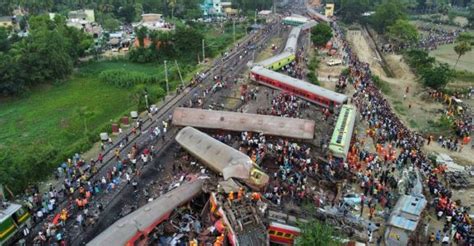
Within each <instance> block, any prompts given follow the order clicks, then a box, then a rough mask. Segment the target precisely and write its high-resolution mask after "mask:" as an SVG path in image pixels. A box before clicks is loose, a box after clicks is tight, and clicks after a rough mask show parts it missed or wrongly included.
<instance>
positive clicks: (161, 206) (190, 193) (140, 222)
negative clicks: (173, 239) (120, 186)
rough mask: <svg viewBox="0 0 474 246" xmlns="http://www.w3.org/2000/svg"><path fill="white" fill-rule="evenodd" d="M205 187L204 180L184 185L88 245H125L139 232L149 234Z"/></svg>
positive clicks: (133, 214)
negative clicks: (167, 216)
mask: <svg viewBox="0 0 474 246" xmlns="http://www.w3.org/2000/svg"><path fill="white" fill-rule="evenodd" d="M203 185H204V179H195V180H193V181H190V182H188V183H185V184H182V185H181V186H179V187H178V188H176V189H174V190H172V191H170V192H168V193H166V194H164V195H162V196H160V197H158V198H157V199H156V200H154V201H152V202H150V203H148V204H146V205H145V206H142V207H140V208H139V209H137V210H135V211H134V212H132V213H130V214H129V215H127V216H125V217H123V218H121V219H119V220H117V221H116V222H115V223H114V224H112V225H111V226H109V227H108V228H107V229H106V230H105V231H103V232H102V233H100V234H99V235H98V236H97V237H95V238H94V239H93V240H92V241H90V242H89V243H87V245H90V246H92V245H94V246H95V245H97V246H102V245H125V244H126V243H127V242H128V241H129V240H130V239H132V238H133V237H134V236H135V235H136V234H137V233H138V230H140V231H141V232H146V233H148V232H149V231H146V230H149V229H150V227H151V226H153V227H154V226H156V225H154V223H157V221H158V220H159V219H160V218H162V217H163V216H165V215H167V213H170V212H172V211H173V210H174V209H175V208H176V207H178V206H180V205H182V204H184V203H186V202H187V201H189V200H191V199H192V198H193V197H195V196H196V195H198V194H199V193H201V191H202V187H203Z"/></svg>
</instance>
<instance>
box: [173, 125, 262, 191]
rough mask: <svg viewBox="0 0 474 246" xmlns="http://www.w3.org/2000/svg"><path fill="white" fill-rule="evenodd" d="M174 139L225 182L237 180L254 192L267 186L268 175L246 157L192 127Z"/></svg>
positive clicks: (180, 132) (186, 128)
mask: <svg viewBox="0 0 474 246" xmlns="http://www.w3.org/2000/svg"><path fill="white" fill-rule="evenodd" d="M175 139H176V142H178V144H179V145H181V147H183V148H184V149H185V150H186V151H188V152H189V153H190V154H191V155H192V156H194V157H195V158H197V159H198V160H199V161H200V162H202V163H203V164H204V165H206V166H207V167H208V168H210V169H211V170H212V171H214V172H216V173H218V174H220V175H222V176H223V177H224V179H225V180H229V179H231V178H235V179H238V180H240V181H242V182H244V183H245V184H247V185H248V186H249V187H251V188H252V189H254V190H262V189H264V188H265V187H266V186H267V184H268V182H269V177H268V175H267V174H266V173H265V172H263V171H262V169H260V167H259V166H258V165H257V164H256V163H254V162H253V161H252V159H251V158H250V157H249V156H247V155H246V154H244V153H242V152H240V151H238V150H236V149H234V148H232V147H230V146H228V145H226V144H224V143H222V142H220V141H218V140H216V139H214V138H212V137H211V136H209V135H207V134H206V133H203V132H201V131H199V130H197V129H195V128H193V127H189V126H188V127H185V128H183V129H181V130H180V131H179V132H178V134H177V135H176V138H175Z"/></svg>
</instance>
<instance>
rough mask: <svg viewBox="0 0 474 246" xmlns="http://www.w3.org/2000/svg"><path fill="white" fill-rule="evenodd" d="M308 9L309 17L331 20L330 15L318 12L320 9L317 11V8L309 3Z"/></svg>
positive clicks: (325, 20)
mask: <svg viewBox="0 0 474 246" xmlns="http://www.w3.org/2000/svg"><path fill="white" fill-rule="evenodd" d="M306 11H307V14H308V15H309V17H311V18H313V19H315V20H318V21H324V22H330V21H331V20H330V19H329V18H328V17H326V16H325V15H323V14H320V13H318V11H316V10H315V9H313V8H312V7H311V6H309V5H306Z"/></svg>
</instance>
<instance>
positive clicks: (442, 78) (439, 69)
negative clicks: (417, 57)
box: [421, 63, 454, 89]
mask: <svg viewBox="0 0 474 246" xmlns="http://www.w3.org/2000/svg"><path fill="white" fill-rule="evenodd" d="M453 78H454V71H453V70H452V69H450V68H449V65H448V64H447V63H441V64H439V65H438V66H436V67H434V68H427V69H424V70H423V71H421V81H422V82H423V84H424V85H425V86H428V87H431V88H434V89H442V88H444V87H445V86H446V85H447V84H448V83H449V82H450V81H451V80H452V79H453Z"/></svg>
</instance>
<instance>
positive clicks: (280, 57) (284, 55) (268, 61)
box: [257, 51, 293, 67]
mask: <svg viewBox="0 0 474 246" xmlns="http://www.w3.org/2000/svg"><path fill="white" fill-rule="evenodd" d="M291 55H293V53H291V52H286V51H285V52H283V53H280V54H278V55H276V56H272V57H270V58H268V59H265V60H263V61H260V62H258V63H257V64H258V65H261V66H264V67H268V66H271V65H272V64H273V63H275V62H278V61H280V60H283V59H285V58H287V57H289V56H291Z"/></svg>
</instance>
